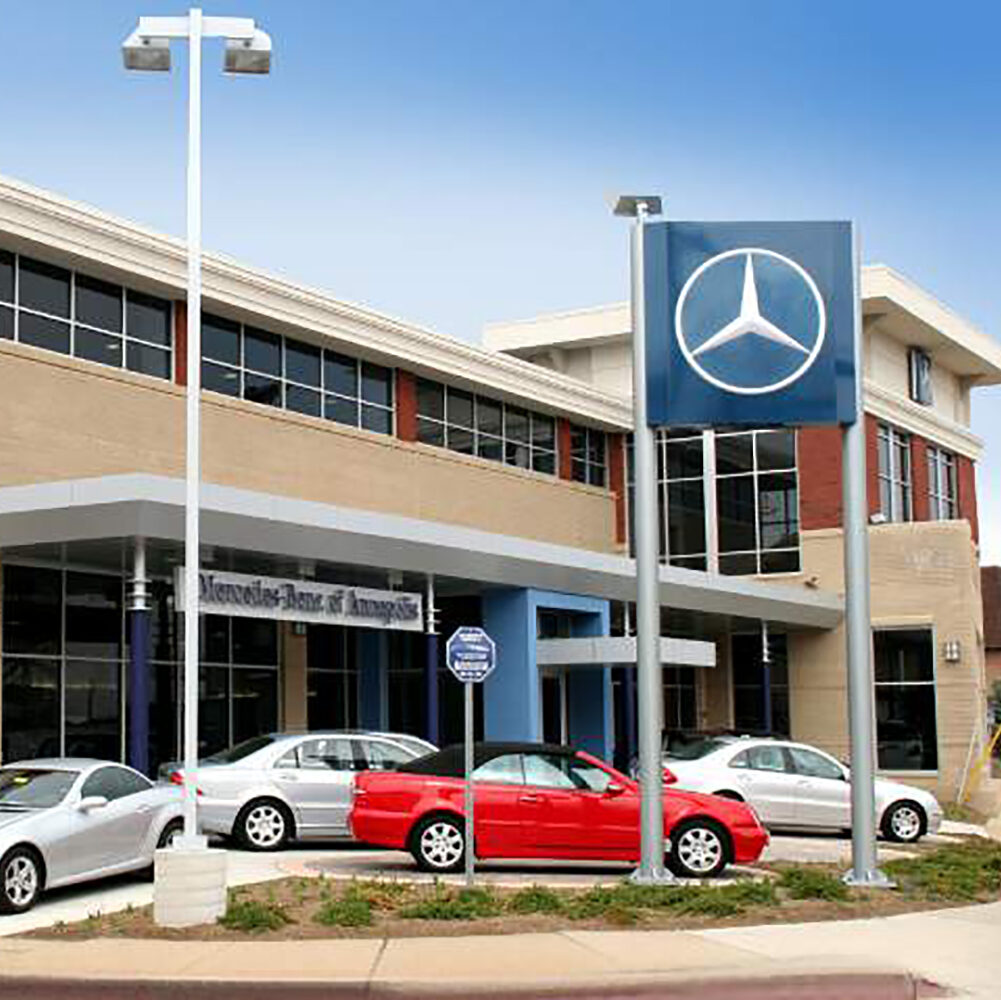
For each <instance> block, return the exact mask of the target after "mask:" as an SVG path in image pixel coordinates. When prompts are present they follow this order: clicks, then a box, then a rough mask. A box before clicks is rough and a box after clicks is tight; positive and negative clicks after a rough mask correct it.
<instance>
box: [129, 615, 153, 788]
mask: <svg viewBox="0 0 1001 1000" xmlns="http://www.w3.org/2000/svg"><path fill="white" fill-rule="evenodd" d="M131 633H132V636H131V637H132V642H131V646H130V648H129V676H128V706H129V758H128V763H129V766H130V767H134V768H135V769H136V770H137V771H141V772H142V773H143V774H148V773H149V611H148V610H145V609H144V610H141V611H133V612H132V622H131Z"/></svg>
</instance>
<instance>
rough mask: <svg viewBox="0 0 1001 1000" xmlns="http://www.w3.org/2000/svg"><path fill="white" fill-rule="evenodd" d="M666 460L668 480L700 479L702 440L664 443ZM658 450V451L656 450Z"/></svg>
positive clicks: (669, 440) (691, 439)
mask: <svg viewBox="0 0 1001 1000" xmlns="http://www.w3.org/2000/svg"><path fill="white" fill-rule="evenodd" d="M664 448H665V451H666V459H667V478H668V479H701V478H702V472H703V468H702V438H701V436H699V437H696V438H687V439H685V440H682V441H672V440H671V439H670V438H668V439H667V440H666V441H665V442H664ZM658 450H659V449H658Z"/></svg>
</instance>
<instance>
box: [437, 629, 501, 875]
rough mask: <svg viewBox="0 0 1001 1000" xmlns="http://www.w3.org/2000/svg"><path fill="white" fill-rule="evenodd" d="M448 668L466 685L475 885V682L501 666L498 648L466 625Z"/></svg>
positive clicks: (468, 856)
mask: <svg viewBox="0 0 1001 1000" xmlns="http://www.w3.org/2000/svg"><path fill="white" fill-rule="evenodd" d="M445 662H446V663H447V664H448V669H449V670H451V671H452V673H453V674H454V675H455V676H456V678H457V679H458V680H460V681H462V683H463V686H464V687H465V689H466V690H465V726H464V729H465V763H466V767H465V771H466V807H465V813H466V837H465V841H466V843H465V848H466V853H465V860H466V885H472V884H473V866H474V863H475V859H474V853H475V852H474V849H473V845H474V835H475V834H474V823H473V808H474V807H473V770H474V761H473V685H474V684H482V683H483V681H485V680H486V679H487V678H488V677H489V676H490V675H491V674H492V673H493V672H494V668H495V667H496V666H497V647H496V645H495V644H494V641H493V639H491V638H490V636H488V635H487V633H486V632H484V631H483V629H481V628H475V627H472V626H463V627H462V628H458V629H456V630H455V632H453V633H452V637H451V638H450V639H449V640H448V643H447V644H446V646H445Z"/></svg>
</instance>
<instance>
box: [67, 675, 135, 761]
mask: <svg viewBox="0 0 1001 1000" xmlns="http://www.w3.org/2000/svg"><path fill="white" fill-rule="evenodd" d="M65 677H66V680H65V688H64V691H63V706H64V707H63V711H64V713H65V720H64V726H65V732H66V746H65V753H66V756H67V757H97V758H100V759H103V760H118V759H119V758H120V757H121V755H122V726H121V723H122V718H121V691H120V680H121V666H120V665H119V664H118V663H108V662H104V663H102V662H100V661H97V660H67V662H66V675H65Z"/></svg>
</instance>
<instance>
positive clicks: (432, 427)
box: [417, 417, 445, 448]
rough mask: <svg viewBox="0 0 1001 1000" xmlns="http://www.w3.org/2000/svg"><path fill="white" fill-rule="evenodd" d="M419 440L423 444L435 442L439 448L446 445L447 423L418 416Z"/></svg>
mask: <svg viewBox="0 0 1001 1000" xmlns="http://www.w3.org/2000/svg"><path fill="white" fill-rule="evenodd" d="M417 440H418V441H420V442H421V444H433V445H436V446H437V447H439V448H444V447H445V425H444V424H439V423H438V422H437V421H434V420H424V419H423V418H421V417H418V418H417Z"/></svg>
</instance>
